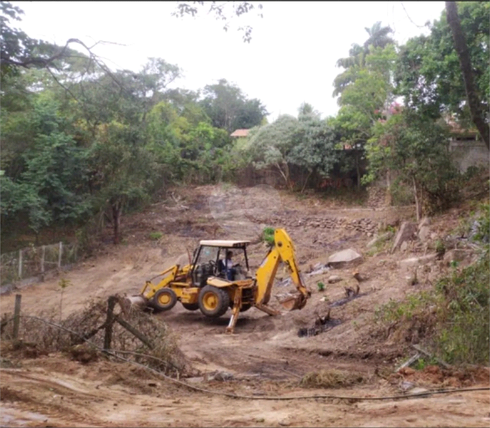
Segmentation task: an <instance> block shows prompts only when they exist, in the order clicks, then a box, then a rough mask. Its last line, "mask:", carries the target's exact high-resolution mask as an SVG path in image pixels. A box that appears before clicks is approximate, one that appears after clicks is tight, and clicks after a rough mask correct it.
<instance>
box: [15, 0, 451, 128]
mask: <svg viewBox="0 0 490 428" xmlns="http://www.w3.org/2000/svg"><path fill="white" fill-rule="evenodd" d="M12 4H14V5H16V6H19V7H20V8H21V9H22V10H24V12H25V14H24V15H23V19H22V21H21V22H20V23H16V24H15V25H16V26H18V27H19V28H22V29H23V30H24V31H25V32H26V33H27V34H28V35H29V36H31V37H34V38H42V39H44V40H46V41H50V42H54V43H58V44H64V43H65V42H66V40H67V39H69V38H79V39H81V40H82V41H84V42H85V43H86V44H90V43H95V42H97V41H101V40H102V41H108V42H113V43H116V44H110V45H103V46H98V47H96V48H95V50H94V51H95V53H97V54H98V55H100V56H102V57H103V58H104V60H105V61H106V64H107V65H109V66H110V67H111V68H113V69H123V68H124V69H131V70H134V71H138V70H139V69H140V68H141V67H142V65H143V64H144V63H145V62H146V60H147V58H149V57H159V58H163V59H165V60H166V61H167V62H169V63H171V64H175V65H178V66H179V67H181V68H182V69H183V72H184V77H183V78H181V79H180V80H178V81H176V82H175V83H174V86H176V87H180V88H187V89H194V90H197V89H202V88H203V87H204V86H205V85H207V84H212V83H215V82H216V81H217V80H218V79H220V78H225V79H227V80H228V81H229V82H232V83H235V84H236V85H238V86H239V87H240V88H241V89H242V91H243V92H244V93H245V94H246V95H247V96H248V97H250V98H258V99H260V100H261V101H262V103H263V104H264V105H265V106H266V108H267V110H268V111H269V113H270V116H269V120H270V121H271V120H274V119H275V118H276V117H277V116H278V115H279V114H291V115H294V116H296V115H297V111H298V107H299V106H300V104H301V103H302V102H308V103H310V104H312V105H313V106H314V108H315V109H316V110H318V111H319V112H321V113H322V116H323V117H326V116H330V115H335V114H336V113H337V110H338V106H337V103H336V100H335V99H334V98H332V92H333V86H332V83H333V80H334V79H335V76H337V75H338V74H339V73H340V72H341V71H342V69H340V68H337V67H336V66H335V64H336V62H337V59H338V58H342V57H346V56H348V51H349V48H350V47H351V45H352V44H353V43H359V44H362V43H363V42H364V41H365V40H366V39H367V37H368V36H367V32H366V30H365V29H364V28H365V27H371V26H372V25H373V24H374V23H375V22H376V21H381V22H382V24H383V25H389V26H390V27H391V28H392V29H393V30H394V38H395V40H396V41H397V42H398V43H404V42H406V40H407V39H409V38H410V37H413V36H417V35H420V34H422V33H424V34H427V33H428V30H427V29H426V28H424V27H423V26H424V24H425V23H426V22H427V21H433V20H435V19H439V17H440V15H441V12H442V10H443V9H444V2H443V1H440V2H422V1H419V2H305V1H303V2H262V4H263V10H262V12H263V18H259V17H258V16H257V15H256V14H255V13H254V12H253V11H252V12H251V13H249V14H245V15H242V16H241V17H240V18H237V19H234V20H232V21H231V28H230V30H229V31H228V32H225V31H224V30H223V28H222V27H223V22H221V21H218V20H216V19H214V18H213V17H212V16H209V15H206V13H202V14H201V15H202V16H199V17H196V18H192V17H190V16H189V17H186V18H182V19H181V18H176V17H173V16H171V13H172V12H173V11H174V10H175V9H176V4H177V2H143V1H139V2H102V1H97V2H37V1H36V2H15V1H14V2H12ZM242 24H250V25H252V26H253V34H252V36H253V38H252V41H251V42H250V43H245V42H243V40H242V33H240V32H238V31H237V30H236V28H237V27H238V26H239V25H242Z"/></svg>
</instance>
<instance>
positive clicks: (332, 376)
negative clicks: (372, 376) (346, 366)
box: [300, 369, 365, 388]
mask: <svg viewBox="0 0 490 428" xmlns="http://www.w3.org/2000/svg"><path fill="white" fill-rule="evenodd" d="M364 381H365V379H364V376H363V375H362V374H360V373H355V372H345V371H341V370H335V369H332V370H320V371H318V372H309V373H306V374H305V375H304V376H303V377H302V378H301V381H300V385H301V386H302V387H304V388H341V387H346V386H352V385H357V384H360V383H363V382H364Z"/></svg>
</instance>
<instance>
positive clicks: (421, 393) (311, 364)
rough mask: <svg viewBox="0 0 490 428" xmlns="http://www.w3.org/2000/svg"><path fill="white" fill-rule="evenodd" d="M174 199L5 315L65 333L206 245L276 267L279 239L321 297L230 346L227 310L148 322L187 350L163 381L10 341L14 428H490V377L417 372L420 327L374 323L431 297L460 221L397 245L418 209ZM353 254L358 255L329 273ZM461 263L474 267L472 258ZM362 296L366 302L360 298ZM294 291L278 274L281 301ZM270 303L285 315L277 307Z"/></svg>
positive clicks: (8, 422) (435, 369) (308, 199)
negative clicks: (397, 306)
mask: <svg viewBox="0 0 490 428" xmlns="http://www.w3.org/2000/svg"><path fill="white" fill-rule="evenodd" d="M167 196H168V197H167V198H165V199H164V200H162V201H161V202H159V203H157V204H154V205H153V206H151V207H150V208H149V209H147V210H146V211H145V212H143V213H138V214H135V215H132V216H127V217H125V218H124V219H123V224H122V228H123V231H124V240H123V243H122V244H120V245H118V246H114V245H113V244H111V243H110V241H109V237H110V231H111V229H110V227H109V226H108V229H107V240H106V241H105V243H104V244H103V245H100V246H99V247H98V250H97V251H95V253H94V254H93V255H92V256H91V257H90V258H87V259H86V260H85V261H84V262H81V263H78V264H77V265H76V266H73V267H72V268H71V269H70V270H69V271H67V272H63V273H58V274H56V275H51V276H47V277H46V278H45V279H44V281H43V282H40V283H36V284H31V285H29V286H26V287H22V288H19V289H17V290H14V291H13V292H11V293H9V294H6V295H3V296H2V298H1V302H0V309H1V312H2V314H6V313H7V314H12V313H13V308H14V301H15V295H16V294H21V295H22V309H21V314H28V315H29V316H33V317H36V316H37V317H39V319H42V318H43V317H44V318H45V317H46V314H49V313H52V314H54V313H56V314H58V320H60V315H61V312H62V316H63V318H65V317H69V316H71V315H73V316H75V315H76V314H78V313H81V312H83V311H84V310H86V308H87V305H89V304H95V303H93V302H95V301H99V304H100V302H102V304H103V305H106V302H107V299H108V298H109V296H115V295H117V296H124V295H131V294H137V293H139V291H140V290H141V288H142V286H143V285H144V283H145V280H147V279H149V278H151V277H153V276H155V275H157V274H158V273H159V272H161V271H163V270H164V269H166V268H168V267H169V266H172V265H173V264H176V263H187V262H188V251H192V249H194V248H196V246H197V245H198V244H199V241H200V240H203V239H244V240H250V241H251V244H250V246H249V248H248V250H247V251H248V253H249V263H250V267H251V269H252V271H253V270H255V269H256V268H257V267H258V266H259V265H260V263H261V261H262V259H263V257H264V255H265V254H266V250H267V247H266V244H265V243H264V242H263V240H262V239H261V233H262V231H263V229H264V227H266V226H269V227H274V228H284V229H285V230H287V232H288V234H289V235H290V236H291V238H292V240H293V241H294V244H295V248H296V256H297V261H298V264H299V268H300V270H301V272H302V275H303V278H304V280H305V283H306V285H307V287H308V288H309V290H310V291H311V293H312V294H311V297H310V299H309V300H308V302H307V304H306V306H305V307H304V308H303V309H302V310H297V311H291V312H282V313H281V315H278V316H269V315H267V314H265V313H264V312H261V311H259V310H257V309H256V308H251V309H250V310H248V311H247V312H244V313H242V314H240V317H239V319H238V322H237V325H236V328H235V332H234V334H226V332H225V328H226V326H227V324H228V322H229V318H230V317H229V314H230V312H231V311H230V310H229V311H228V312H227V313H226V314H225V315H224V316H222V317H221V318H217V319H210V318H206V317H205V316H203V315H202V314H201V313H200V312H199V311H195V312H191V311H187V310H186V309H185V308H183V307H182V305H181V304H179V303H178V304H177V305H176V306H175V307H174V308H173V309H171V310H170V311H167V312H161V313H158V314H154V315H152V314H150V315H149V317H153V318H155V319H157V320H158V321H163V323H164V324H165V325H166V326H167V327H168V329H167V330H166V331H167V333H168V335H171V336H172V337H173V338H174V340H175V344H176V348H175V350H174V351H175V355H174V368H175V370H173V371H172V370H170V371H166V372H164V373H163V372H162V373H159V372H158V371H157V370H155V369H151V368H150V369H147V368H146V367H145V364H144V363H143V362H139V363H138V362H136V361H135V360H134V359H133V360H129V359H127V360H126V361H123V360H122V358H119V359H118V358H113V357H111V356H108V355H107V354H104V353H103V352H99V349H95V350H91V351H90V350H88V349H87V348H84V349H85V351H84V356H83V357H80V353H78V354H77V353H75V352H73V350H72V352H71V353H70V352H66V350H59V351H58V352H48V353H46V352H41V351H39V350H36V344H35V343H34V344H32V346H30V347H29V346H27V345H26V344H24V346H22V334H28V333H23V330H22V329H21V333H20V340H17V341H16V342H14V341H11V340H2V342H1V354H2V357H1V368H0V376H1V379H0V380H1V391H0V392H1V397H0V398H1V401H0V405H1V407H0V409H1V412H0V425H1V426H12V427H20V426H26V427H66V426H70V427H84V426H91V427H112V426H114V427H124V426H127V427H132V426H141V427H146V426H148V427H150V426H176V427H177V426H178V427H180V426H181V427H205V426H230V427H232V426H254V427H256V426H257V427H260V426H264V427H265V426H312V427H314V426H317V427H324V426H387V427H388V426H455V427H456V426H482V427H486V426H489V425H490V391H489V390H488V387H489V385H490V382H489V374H490V371H489V369H488V368H487V367H473V368H471V367H465V368H464V369H462V368H456V367H452V366H449V365H447V364H445V363H444V362H443V361H441V364H437V365H425V366H424V367H423V368H422V369H420V370H416V369H414V368H412V367H410V365H409V364H408V362H407V360H409V359H410V357H411V356H413V355H418V356H421V355H423V347H422V345H423V343H421V341H420V338H419V337H418V333H419V331H421V329H422V328H423V326H418V325H417V324H416V321H414V324H413V325H411V326H409V328H405V329H398V328H396V326H392V327H393V328H390V327H387V326H386V325H385V324H382V323H379V322H377V313H378V311H379V309H380V308H382V305H384V304H386V303H389V302H390V301H391V300H395V301H400V300H403V299H404V298H405V297H406V296H407V295H409V294H411V293H416V292H419V291H421V290H428V289H430V288H431V287H432V286H433V284H434V282H435V281H436V280H437V278H439V277H441V276H443V275H444V274H445V273H447V272H448V269H449V266H448V265H449V259H448V258H447V257H446V258H440V257H436V256H435V252H434V243H435V242H436V241H437V240H438V239H440V238H441V237H446V236H447V235H448V234H450V233H451V231H453V230H454V229H455V228H456V227H457V226H458V222H459V219H460V215H461V209H453V210H452V211H450V212H446V213H444V214H443V215H440V216H435V217H433V218H431V219H426V220H424V223H423V224H422V225H420V224H416V225H415V229H414V230H412V233H409V234H407V235H406V236H405V238H404V239H399V240H398V242H396V239H397V237H396V236H395V234H396V232H397V231H398V232H399V231H400V229H401V226H402V225H403V223H404V222H413V221H414V216H415V213H414V211H415V210H414V207H411V206H410V207H390V206H383V204H382V203H375V202H376V201H371V202H372V203H371V205H370V206H367V207H366V206H364V207H352V206H351V207H348V206H343V205H341V204H337V203H334V202H332V201H331V200H329V199H322V198H320V197H317V196H314V195H309V196H304V195H301V197H299V196H298V195H294V194H290V193H286V192H280V191H277V190H274V189H272V188H270V187H268V186H256V187H252V188H236V187H233V186H203V187H198V188H192V189H191V188H187V189H175V190H174V191H173V192H172V193H170V192H169V193H168V195H167ZM390 231H392V232H390ZM158 232H160V233H161V236H160V235H159V234H158ZM152 233H153V235H151V234H152ZM155 233H157V234H155ZM150 235H151V236H153V238H154V239H151V237H150ZM155 237H158V239H155ZM377 238H378V240H377V241H376V239H377ZM394 247H395V248H394ZM349 249H350V250H353V251H355V252H356V253H358V254H359V256H360V257H359V258H354V260H352V261H349V262H346V263H343V264H336V265H335V266H334V265H332V264H329V263H328V261H329V258H330V257H331V256H332V255H333V254H335V253H337V252H339V251H342V250H349ZM453 256H455V254H454V253H453ZM449 257H451V256H449ZM458 257H459V258H460V259H459V261H460V263H462V264H463V265H464V264H465V263H466V264H468V263H471V259H472V253H471V251H470V250H468V251H466V252H463V256H461V252H460V253H459V255H458ZM61 278H63V280H64V281H65V284H68V286H66V288H62V289H61V287H60V279H61ZM414 278H416V280H414ZM319 283H320V284H323V285H324V288H323V289H321V288H322V287H321V286H319ZM357 286H359V292H354V293H352V292H350V291H351V290H357ZM293 290H294V287H293ZM289 291H291V283H290V281H289V279H288V275H287V273H286V272H285V271H283V270H280V271H279V272H278V275H277V278H276V282H275V285H274V288H273V297H275V296H279V295H281V294H284V293H287V292H289ZM90 302H92V303H90ZM270 304H271V306H272V307H274V308H275V309H278V310H279V309H280V306H279V305H278V304H277V302H276V299H274V298H273V299H271V303H270ZM328 313H329V317H328V319H326V318H325V317H326V316H327V314H328ZM322 317H323V320H324V322H323V323H322V322H321V321H319V320H321V319H322ZM54 319H56V318H54ZM34 322H36V323H41V321H36V320H31V324H30V325H31V326H34V325H37V324H35V323H34ZM21 326H22V323H21ZM24 327H25V325H24ZM30 328H33V327H30ZM5 329H7V330H8V329H11V325H10V324H9V325H7V326H6V327H5ZM29 341H32V338H31V339H29ZM19 343H20V345H19ZM83 346H85V347H87V346H88V345H86V344H85V345H83ZM420 349H422V354H421V353H420ZM169 352H170V351H169ZM119 355H122V354H119ZM415 360H416V358H415V359H412V361H415ZM404 363H407V364H405V367H403V368H400V367H402V366H403V365H404ZM485 388H487V389H485ZM468 389H475V390H473V391H467V390H468ZM478 389H479V390H478ZM449 390H450V391H452V392H450V393H447V391H449ZM410 395H411V396H412V397H408V396H410Z"/></svg>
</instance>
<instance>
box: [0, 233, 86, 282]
mask: <svg viewBox="0 0 490 428" xmlns="http://www.w3.org/2000/svg"><path fill="white" fill-rule="evenodd" d="M78 256H79V255H78V245H77V244H76V243H75V244H63V243H62V242H59V243H58V244H52V245H43V246H40V247H35V246H33V245H31V246H29V247H27V248H23V249H22V250H19V251H15V252H12V253H4V254H2V255H1V256H0V278H1V285H6V284H12V283H15V282H18V281H21V280H24V279H29V278H33V277H37V276H40V275H43V274H45V273H47V272H49V271H52V270H55V269H61V268H62V267H64V266H67V265H70V264H72V263H75V262H76V261H78Z"/></svg>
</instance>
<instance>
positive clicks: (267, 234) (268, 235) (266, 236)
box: [262, 227, 275, 247]
mask: <svg viewBox="0 0 490 428" xmlns="http://www.w3.org/2000/svg"><path fill="white" fill-rule="evenodd" d="M274 231H275V229H274V228H273V227H264V230H263V231H262V240H263V241H264V242H266V243H267V244H268V245H270V246H271V247H272V246H273V245H274Z"/></svg>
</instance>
